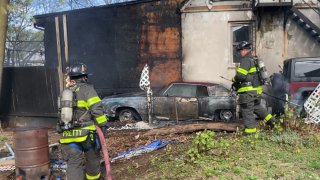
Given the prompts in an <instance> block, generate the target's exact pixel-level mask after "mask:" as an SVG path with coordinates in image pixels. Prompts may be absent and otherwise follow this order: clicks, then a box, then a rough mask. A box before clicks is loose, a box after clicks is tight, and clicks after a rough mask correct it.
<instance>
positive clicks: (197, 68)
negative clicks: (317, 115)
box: [1, 0, 320, 116]
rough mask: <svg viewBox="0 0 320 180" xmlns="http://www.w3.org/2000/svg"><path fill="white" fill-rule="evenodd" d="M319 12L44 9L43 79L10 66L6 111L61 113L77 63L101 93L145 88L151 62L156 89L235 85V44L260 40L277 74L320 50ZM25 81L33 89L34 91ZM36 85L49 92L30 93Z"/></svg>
mask: <svg viewBox="0 0 320 180" xmlns="http://www.w3.org/2000/svg"><path fill="white" fill-rule="evenodd" d="M319 14H320V13H319V6H318V2H317V1H315V0H313V1H308V2H304V1H303V2H300V1H297V0H285V1H268V0H265V1H264V0H259V1H214V0H140V1H131V2H125V3H120V4H112V5H106V6H100V7H92V8H86V9H79V10H72V11H65V12H59V13H52V14H44V15H38V16H35V17H34V19H35V27H36V28H39V29H42V30H44V33H45V37H44V41H45V66H44V67H41V68H39V67H38V70H39V71H37V70H35V69H31V70H30V73H28V74H30V76H31V77H41V78H42V79H41V80H40V81H41V83H40V84H37V83H34V82H33V83H31V85H30V84H27V82H24V81H23V78H22V77H25V76H26V74H24V73H20V70H19V69H13V70H10V72H6V71H5V72H4V76H5V77H8V78H9V77H10V78H13V79H15V82H14V83H16V84H17V83H20V84H19V86H18V85H13V84H14V83H12V82H10V80H8V81H7V82H8V83H9V85H7V87H9V88H11V89H8V90H6V91H7V92H8V93H9V94H10V96H7V95H6V96H5V98H6V100H5V102H6V103H8V102H9V103H8V104H10V105H9V106H8V105H2V107H4V106H5V107H6V108H5V110H3V108H1V111H2V114H9V115H10V114H21V112H23V114H27V115H32V114H37V115H39V116H42V115H45V114H50V115H54V114H55V112H56V111H57V107H56V105H57V104H56V98H57V95H58V94H59V92H60V91H61V90H62V89H63V87H64V83H65V82H64V73H65V68H66V67H67V66H68V65H69V64H72V63H74V62H83V63H86V64H87V65H88V68H89V71H90V72H91V74H92V75H91V76H90V80H91V82H92V83H93V84H94V86H95V87H96V89H97V91H98V93H99V95H100V96H101V97H104V96H106V95H111V94H114V93H124V92H130V91H135V90H138V89H139V88H138V83H139V79H140V73H141V70H142V69H143V67H144V65H145V64H148V65H149V66H150V72H151V86H152V87H153V88H161V87H164V86H166V85H168V84H169V83H170V82H173V81H182V80H183V81H198V82H199V81H202V82H218V83H222V84H226V85H228V84H230V82H228V81H226V80H224V79H221V78H220V76H221V75H223V76H225V77H227V78H230V79H231V77H232V76H233V75H234V72H235V67H236V63H237V54H236V51H235V50H234V47H235V46H236V44H237V43H239V42H240V41H242V40H247V41H250V42H252V43H253V45H254V50H255V51H256V54H257V55H258V56H259V58H261V59H262V60H263V61H264V62H265V64H266V66H267V69H268V70H269V72H270V74H271V73H273V72H278V71H279V67H278V66H279V65H280V66H281V65H282V62H283V60H285V59H288V58H291V57H301V56H320V29H319V26H320V18H319ZM19 77H20V78H19ZM20 87H24V88H30V91H28V92H29V95H30V97H27V96H25V95H26V93H27V92H26V91H24V90H23V89H21V88H20ZM35 88H37V89H38V90H39V92H41V93H43V97H44V98H43V97H42V96H38V94H39V92H38V91H31V90H32V89H35ZM41 93H40V94H41ZM32 96H33V97H35V96H37V98H35V99H31V97H32ZM21 98H25V100H24V101H22V102H25V103H21ZM18 99H19V102H18ZM30 101H32V103H33V105H32V106H30V105H29V104H28V103H30ZM2 102H3V101H2ZM43 104H45V105H47V106H45V108H44V109H43V111H42V110H41V112H40V113H39V111H38V110H39V107H40V106H43ZM28 105H29V106H28ZM40 109H41V108H40ZM4 111H5V113H3V112H4Z"/></svg>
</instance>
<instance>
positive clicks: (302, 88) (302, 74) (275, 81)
mask: <svg viewBox="0 0 320 180" xmlns="http://www.w3.org/2000/svg"><path fill="white" fill-rule="evenodd" d="M319 82H320V57H300V58H292V59H287V60H285V61H284V62H283V71H282V72H281V73H279V74H278V73H276V74H274V75H273V76H272V90H273V93H272V94H273V95H274V96H276V97H277V98H279V99H275V98H273V102H272V109H273V113H274V114H279V113H280V114H283V113H284V108H283V106H284V103H285V102H284V101H282V100H280V99H285V97H286V94H288V95H289V97H290V102H292V103H295V104H298V105H301V106H300V107H299V106H296V107H295V109H296V110H298V111H302V110H303V109H302V108H303V106H302V105H303V103H304V102H305V101H306V100H307V98H308V97H309V95H310V94H311V93H312V92H313V90H314V89H315V88H316V87H317V86H318V84H319Z"/></svg>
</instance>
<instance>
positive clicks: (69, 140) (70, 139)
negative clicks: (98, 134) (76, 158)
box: [59, 135, 88, 143]
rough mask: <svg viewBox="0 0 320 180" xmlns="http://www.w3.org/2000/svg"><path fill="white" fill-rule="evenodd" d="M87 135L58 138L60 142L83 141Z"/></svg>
mask: <svg viewBox="0 0 320 180" xmlns="http://www.w3.org/2000/svg"><path fill="white" fill-rule="evenodd" d="M87 137H88V135H85V136H82V137H72V138H63V139H60V140H59V141H60V143H72V142H83V141H85V140H86V139H87Z"/></svg>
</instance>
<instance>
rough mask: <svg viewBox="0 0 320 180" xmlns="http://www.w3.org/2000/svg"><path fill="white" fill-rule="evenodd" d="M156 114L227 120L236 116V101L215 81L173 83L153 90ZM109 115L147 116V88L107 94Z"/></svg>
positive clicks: (124, 117) (170, 117)
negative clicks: (138, 90)
mask: <svg viewBox="0 0 320 180" xmlns="http://www.w3.org/2000/svg"><path fill="white" fill-rule="evenodd" d="M152 100H153V114H152V116H153V118H155V119H163V120H188V119H206V120H225V121H230V120H232V119H234V117H235V109H236V101H235V98H234V97H233V96H232V95H231V93H230V92H229V90H228V89H227V88H225V87H223V86H222V85H219V84H213V83H189V82H180V83H171V84H170V85H168V86H167V87H166V88H163V89H162V90H159V91H157V92H154V94H153V98H152ZM102 102H103V105H104V111H105V113H106V114H107V116H108V117H111V118H116V119H119V120H121V121H123V120H141V119H142V120H147V119H148V109H147V98H146V93H145V92H137V93H127V94H120V95H114V96H108V97H105V98H103V100H102Z"/></svg>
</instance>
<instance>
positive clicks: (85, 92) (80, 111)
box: [57, 63, 107, 180]
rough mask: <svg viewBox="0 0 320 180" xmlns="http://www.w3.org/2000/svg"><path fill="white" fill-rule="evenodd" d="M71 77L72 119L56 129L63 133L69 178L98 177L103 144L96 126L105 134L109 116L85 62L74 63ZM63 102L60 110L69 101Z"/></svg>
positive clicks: (79, 179) (61, 123)
mask: <svg viewBox="0 0 320 180" xmlns="http://www.w3.org/2000/svg"><path fill="white" fill-rule="evenodd" d="M68 76H69V77H70V84H69V88H67V89H69V90H72V92H73V93H72V94H73V98H72V99H73V100H72V109H73V110H72V115H71V116H72V118H70V119H71V121H70V122H67V121H60V122H59V124H58V126H57V127H58V128H57V131H58V132H60V140H59V141H60V144H61V146H62V155H63V158H64V159H65V160H66V161H67V165H68V167H67V179H68V180H83V179H99V178H100V153H99V151H100V149H99V146H100V143H99V141H98V138H97V134H96V126H95V125H98V126H99V127H101V129H102V130H103V132H104V133H105V130H106V128H107V126H106V122H107V117H106V115H105V114H104V112H103V108H102V103H101V99H100V98H99V97H98V95H97V93H96V91H95V89H94V88H93V86H92V85H90V84H88V83H87V79H88V73H87V67H86V65H85V64H82V63H78V64H74V65H72V66H71V67H70V69H69V72H68ZM62 94H63V93H62ZM61 98H62V99H63V98H64V97H61ZM60 104H61V105H60V106H62V108H61V107H60V109H63V108H64V107H65V104H67V103H66V102H65V101H61V103H60ZM69 104H71V103H69ZM70 107H71V105H69V108H70ZM61 113H62V110H61ZM64 117H65V115H64V116H63V115H61V119H63V118H64ZM83 154H84V156H83ZM83 157H85V159H83ZM83 164H84V168H83Z"/></svg>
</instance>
